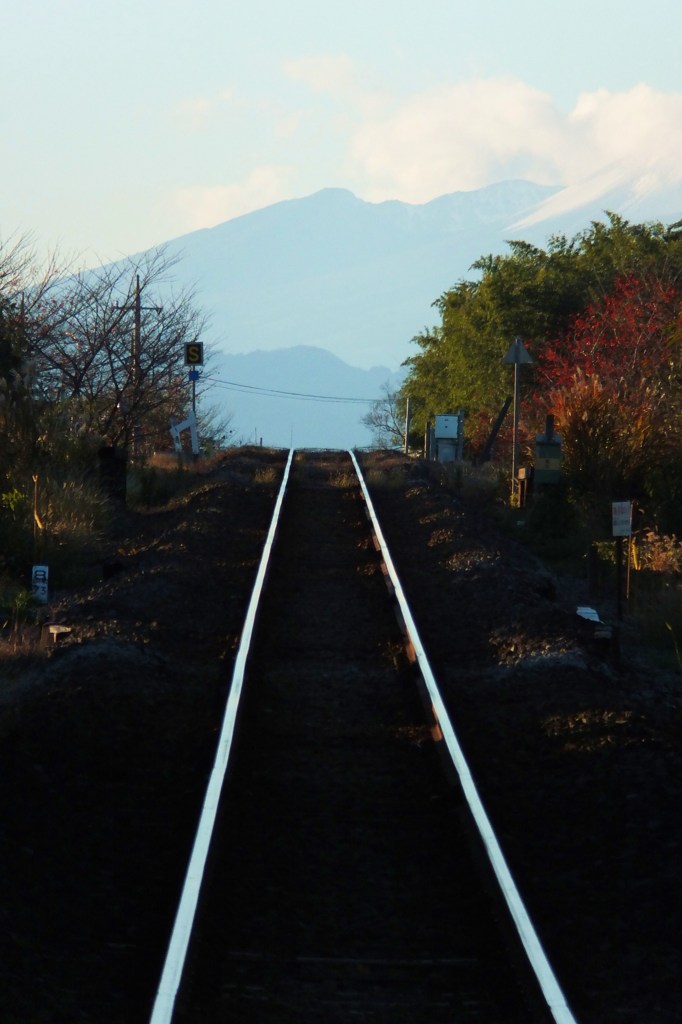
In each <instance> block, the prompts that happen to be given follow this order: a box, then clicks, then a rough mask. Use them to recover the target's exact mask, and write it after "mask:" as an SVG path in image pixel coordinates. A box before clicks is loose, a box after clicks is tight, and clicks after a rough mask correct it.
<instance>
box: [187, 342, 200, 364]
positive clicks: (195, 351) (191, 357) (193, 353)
mask: <svg viewBox="0 0 682 1024" xmlns="http://www.w3.org/2000/svg"><path fill="white" fill-rule="evenodd" d="M203 365H204V343H203V341H190V342H188V343H187V344H186V345H185V366H203Z"/></svg>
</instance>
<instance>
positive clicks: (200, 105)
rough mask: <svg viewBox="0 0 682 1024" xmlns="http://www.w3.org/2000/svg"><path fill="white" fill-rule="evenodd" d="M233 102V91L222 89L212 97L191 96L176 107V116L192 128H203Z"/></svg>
mask: <svg viewBox="0 0 682 1024" xmlns="http://www.w3.org/2000/svg"><path fill="white" fill-rule="evenodd" d="M233 100H234V93H233V91H232V90H231V89H221V90H220V91H219V92H216V93H213V94H211V95H210V96H191V97H188V98H187V99H185V100H182V101H181V102H180V103H178V104H177V105H176V107H175V116H176V117H177V118H178V119H179V120H180V121H181V122H182V123H183V124H186V125H189V126H190V127H194V128H197V127H203V126H204V125H205V124H206V121H207V120H208V118H209V117H212V116H213V115H214V114H215V113H216V112H219V111H220V110H222V109H223V108H224V107H225V106H227V105H228V104H230V103H232V102H233Z"/></svg>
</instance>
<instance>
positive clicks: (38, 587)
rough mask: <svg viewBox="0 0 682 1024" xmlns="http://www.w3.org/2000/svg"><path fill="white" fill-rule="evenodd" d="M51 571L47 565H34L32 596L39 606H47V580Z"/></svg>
mask: <svg viewBox="0 0 682 1024" xmlns="http://www.w3.org/2000/svg"><path fill="white" fill-rule="evenodd" d="M49 573H50V570H49V568H48V567H47V566H46V565H34V566H33V574H32V576H31V594H32V595H33V599H34V600H35V601H37V602H38V603H39V604H47V580H48V576H49Z"/></svg>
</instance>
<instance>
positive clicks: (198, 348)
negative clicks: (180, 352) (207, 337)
mask: <svg viewBox="0 0 682 1024" xmlns="http://www.w3.org/2000/svg"><path fill="white" fill-rule="evenodd" d="M203 365H204V343H203V341H188V342H186V343H185V366H189V379H190V383H191V385H192V412H193V413H194V414H195V416H196V411H197V381H198V380H199V371H198V370H197V366H203Z"/></svg>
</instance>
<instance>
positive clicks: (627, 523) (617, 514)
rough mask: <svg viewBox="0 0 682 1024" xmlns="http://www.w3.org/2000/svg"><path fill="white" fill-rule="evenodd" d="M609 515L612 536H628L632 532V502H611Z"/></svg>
mask: <svg viewBox="0 0 682 1024" xmlns="http://www.w3.org/2000/svg"><path fill="white" fill-rule="evenodd" d="M611 516H612V520H613V536H614V537H629V536H630V534H631V533H632V502H631V501H614V502H612V504H611Z"/></svg>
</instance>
